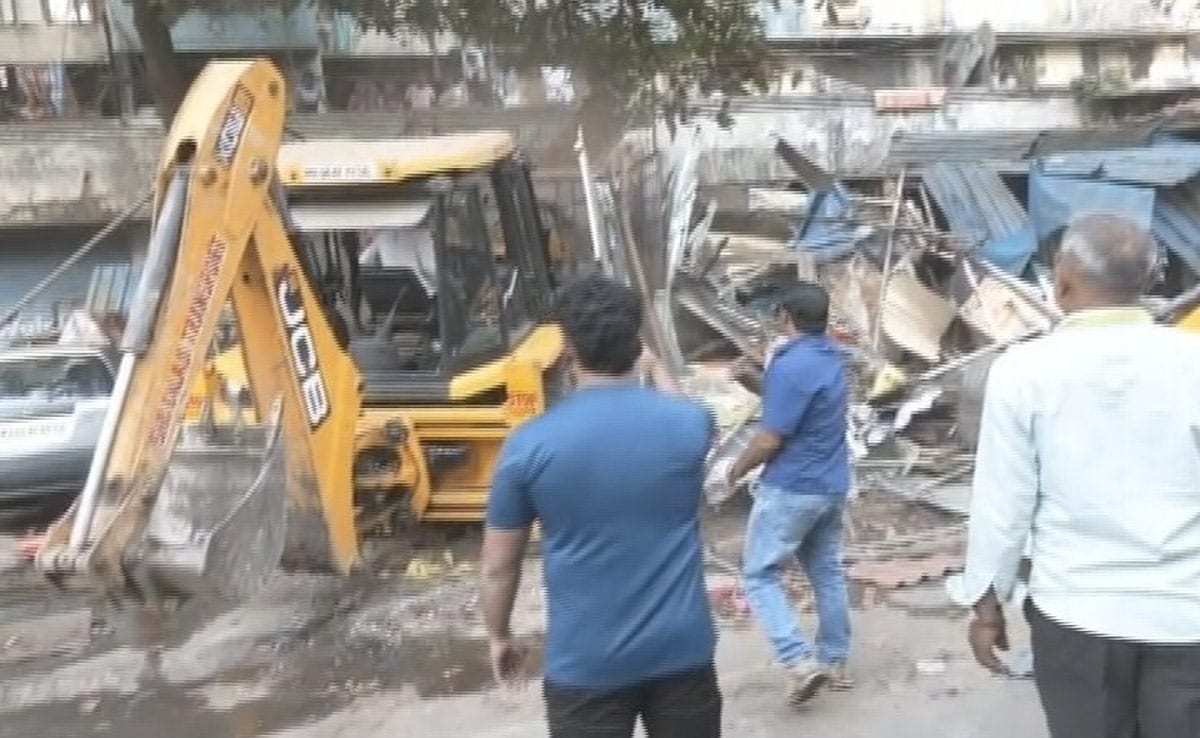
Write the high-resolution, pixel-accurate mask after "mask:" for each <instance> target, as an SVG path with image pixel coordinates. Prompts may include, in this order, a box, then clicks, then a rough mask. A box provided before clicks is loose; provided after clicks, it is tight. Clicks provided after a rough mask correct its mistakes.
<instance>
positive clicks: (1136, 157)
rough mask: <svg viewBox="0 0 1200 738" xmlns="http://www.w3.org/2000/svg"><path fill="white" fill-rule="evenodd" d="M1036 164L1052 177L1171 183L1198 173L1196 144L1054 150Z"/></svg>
mask: <svg viewBox="0 0 1200 738" xmlns="http://www.w3.org/2000/svg"><path fill="white" fill-rule="evenodd" d="M1040 166H1041V168H1042V171H1043V172H1044V173H1045V174H1047V175H1050V176H1053V177H1072V178H1076V179H1099V180H1104V181H1108V182H1116V183H1122V184H1133V185H1150V186H1154V187H1173V186H1175V185H1179V184H1182V183H1184V182H1186V181H1187V180H1189V179H1192V178H1193V177H1195V176H1196V175H1198V174H1200V144H1173V145H1169V146H1146V147H1141V148H1131V149H1116V150H1113V151H1080V152H1075V153H1067V154H1056V155H1054V156H1049V157H1045V158H1043V159H1041V160H1040Z"/></svg>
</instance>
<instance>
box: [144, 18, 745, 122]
mask: <svg viewBox="0 0 1200 738" xmlns="http://www.w3.org/2000/svg"><path fill="white" fill-rule="evenodd" d="M128 1H129V2H131V3H133V5H134V9H135V20H136V16H137V15H138V12H137V11H138V10H139V7H138V6H143V7H142V8H141V11H142V12H141V15H142V16H148V15H153V16H155V17H157V19H158V21H159V22H160V23H161V24H163V25H165V26H166V27H169V26H170V24H172V23H174V22H175V20H176V19H178V17H179V16H180V15H181V14H182V13H183V12H186V11H188V10H205V11H209V12H216V13H221V12H254V11H257V10H261V9H263V8H281V9H284V10H291V9H296V8H298V7H301V6H306V5H312V4H313V3H317V2H320V3H322V4H324V6H325V7H327V8H328V9H330V10H335V11H342V12H346V13H349V14H351V15H352V16H353V17H354V18H356V19H357V21H358V23H359V24H360V26H362V27H363V28H364V29H375V30H379V31H382V32H384V33H389V34H393V33H396V32H398V31H400V30H401V29H404V28H415V29H418V30H420V31H423V32H426V33H440V32H451V33H453V34H455V35H456V36H457V37H459V38H460V39H463V41H464V42H467V43H472V44H475V45H479V46H482V47H485V48H488V49H489V50H491V51H493V52H494V53H495V54H496V55H497V56H498V57H500V58H502V59H504V60H505V61H506V62H507V63H511V64H512V65H513V66H516V67H518V68H531V67H536V66H540V65H555V66H565V67H568V68H570V69H572V70H573V71H574V72H576V73H577V74H578V75H579V76H580V77H582V78H583V80H585V81H586V83H587V85H588V87H589V89H590V90H591V93H592V95H593V96H599V97H602V98H604V99H605V100H606V101H608V103H607V104H613V103H618V102H635V103H641V104H643V105H645V104H653V105H655V106H656V107H661V108H664V109H670V110H679V109H681V108H682V107H685V106H686V95H687V93H688V91H689V90H691V89H693V88H694V87H698V89H699V90H700V91H701V92H702V93H707V92H711V91H723V92H726V93H729V94H737V93H740V92H745V91H748V90H749V89H751V88H753V87H759V88H761V87H764V86H765V85H766V83H767V77H768V66H767V60H768V54H767V46H766V43H765V40H764V38H763V34H762V24H761V21H760V19H759V16H758V7H759V2H758V0H128ZM142 26H143V24H141V23H139V24H138V31H139V34H140V35H141V36H142V37H143V47H144V48H146V49H147V54H148V55H149V53H150V46H149V45H148V44H146V41H147V38H146V35H147V33H148V32H149V31H152V30H153V29H143V27H142ZM159 40H160V41H161V38H160V39H159ZM168 41H169V36H168ZM159 45H161V44H159ZM147 61H148V62H150V59H149V58H148V59H147ZM156 61H159V62H161V60H156ZM148 67H149V64H148ZM152 86H153V84H152ZM156 96H157V92H156ZM162 109H163V108H162V106H161V105H160V111H162Z"/></svg>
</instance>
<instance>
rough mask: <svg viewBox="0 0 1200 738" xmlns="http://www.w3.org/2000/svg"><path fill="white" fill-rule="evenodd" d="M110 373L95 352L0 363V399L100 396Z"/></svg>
mask: <svg viewBox="0 0 1200 738" xmlns="http://www.w3.org/2000/svg"><path fill="white" fill-rule="evenodd" d="M112 382H113V379H112V374H111V373H110V372H109V369H108V367H107V365H105V363H104V362H103V361H102V360H101V359H100V357H98V356H81V357H63V356H48V357H40V358H36V359H28V360H24V361H6V362H4V363H0V403H11V402H20V403H26V404H27V403H33V404H38V403H39V402H51V401H54V400H65V399H70V400H76V399H85V398H92V397H103V396H105V395H107V394H108V393H109V392H111V391H112Z"/></svg>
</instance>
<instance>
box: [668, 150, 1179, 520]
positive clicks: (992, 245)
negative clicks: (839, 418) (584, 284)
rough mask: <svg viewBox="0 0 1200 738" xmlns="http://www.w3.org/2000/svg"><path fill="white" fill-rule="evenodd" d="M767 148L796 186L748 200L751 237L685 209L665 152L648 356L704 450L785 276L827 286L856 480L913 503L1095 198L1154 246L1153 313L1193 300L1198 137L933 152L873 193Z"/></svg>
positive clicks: (1049, 305)
mask: <svg viewBox="0 0 1200 738" xmlns="http://www.w3.org/2000/svg"><path fill="white" fill-rule="evenodd" d="M776 152H777V154H778V155H779V156H780V157H781V158H782V159H783V160H784V161H785V162H787V164H788V165H789V166H790V168H791V169H792V170H793V172H794V173H795V178H796V180H797V181H798V182H799V184H800V185H802V186H803V189H804V192H803V193H799V192H795V191H794V190H788V191H780V192H777V193H776V196H764V195H763V194H761V193H759V195H758V197H756V198H751V201H752V202H755V203H757V204H758V205H759V206H760V207H762V208H763V210H761V211H759V212H758V213H756V216H761V217H755V218H751V219H748V220H750V221H751V222H753V223H756V224H757V225H760V226H761V227H760V228H758V229H757V232H754V229H746V228H743V229H742V230H741V231H737V230H729V231H726V230H721V226H722V222H723V218H722V217H721V216H720V215H719V214H718V213H716V205H715V203H702V202H700V198H699V195H698V191H699V188H698V185H697V180H696V173H695V172H696V165H695V160H696V156H697V155H696V153H695V152H682V153H680V154H679V155H678V156H677V157H676V158H675V161H676V162H677V166H676V167H675V169H674V171H673V177H672V180H671V182H670V193H669V198H668V206H669V207H668V220H669V225H668V227H667V233H668V238H667V246H666V261H667V269H666V281H665V285H664V287H663V290H662V294H661V295H659V296H658V300H657V305H658V306H659V310H658V313H657V319H658V321H659V322H660V323H661V327H660V328H659V329H658V330H659V332H660V333H661V336H662V337H663V339H664V341H665V342H666V343H667V344H668V345H667V346H664V347H662V348H661V352H662V353H663V354H664V355H669V356H672V357H674V361H675V363H676V364H677V365H678V366H680V367H684V366H686V367H688V371H689V372H690V374H691V377H689V378H688V379H687V380H685V387H687V388H688V389H689V391H690V392H691V393H692V394H694V395H695V396H699V397H703V398H705V399H708V400H710V401H711V402H712V403H713V404H714V406H715V407H716V410H717V415H718V417H719V418H720V419H721V429H722V435H723V441H722V443H721V444H719V446H718V450H717V451H716V452H715V454H714V458H716V457H722V456H730V455H733V454H736V453H737V452H738V451H740V448H741V446H742V442H743V441H744V440H745V439H746V437H747V436H748V432H747V428H752V427H753V423H754V419H755V417H756V413H757V408H758V405H757V399H756V398H755V396H754V394H753V392H750V391H749V390H745V389H743V390H741V391H732V390H729V389H727V387H728V385H730V384H735V383H740V384H742V385H744V386H745V387H748V388H749V389H750V390H756V389H757V387H756V384H755V379H754V378H753V376H752V375H753V372H750V373H749V374H750V375H751V376H746V375H747V374H748V373H747V372H746V371H745V370H746V369H747V367H750V368H753V369H756V370H758V372H761V370H762V368H763V366H764V365H765V363H766V362H767V361H769V353H770V344H771V342H772V340H774V339H775V338H776V330H775V326H774V318H773V314H772V311H773V306H774V304H775V301H776V298H777V296H778V295H779V294H780V293H781V291H783V290H785V289H787V287H788V286H789V285H790V284H794V283H796V282H798V281H815V282H818V283H820V284H822V285H824V286H825V287H826V289H827V290H828V291H829V294H830V298H831V307H832V310H833V321H834V325H835V330H836V331H837V333H838V336H839V338H841V339H842V340H843V342H844V344H845V346H846V350H847V353H848V355H849V356H850V359H851V364H852V366H853V368H854V377H855V382H854V384H855V396H854V402H853V407H852V411H851V418H850V427H851V438H852V446H853V448H854V451H855V454H856V456H857V458H858V463H859V471H860V481H863V480H865V481H866V483H867V484H870V485H871V486H872V487H883V488H885V489H887V490H889V491H893V492H895V493H896V494H897V495H901V496H904V497H906V498H910V499H914V500H917V499H920V500H926V499H928V498H931V497H936V495H937V494H938V492H939V490H941V489H942V488H943V487H944V486H945V485H947V484H949V483H957V482H960V481H962V479H963V478H964V477H965V476H966V475H967V474H968V473H969V472H970V469H971V465H972V457H971V453H972V451H973V449H974V446H975V443H976V438H977V432H978V424H979V416H980V414H981V406H982V394H983V386H984V383H985V380H986V376H987V372H988V369H989V367H990V365H991V362H992V360H993V359H994V357H995V355H996V354H997V353H999V351H1000V350H1001V349H1003V348H1005V347H1007V346H1009V345H1012V344H1013V343H1015V342H1019V341H1022V340H1025V339H1028V338H1030V337H1034V336H1037V335H1040V334H1042V333H1044V332H1046V331H1047V330H1049V329H1050V328H1051V327H1052V326H1053V325H1055V324H1056V322H1057V321H1058V319H1059V317H1060V313H1059V311H1058V309H1057V308H1056V306H1055V304H1054V301H1053V296H1052V289H1051V278H1050V267H1049V265H1050V264H1051V263H1052V260H1053V258H1054V255H1055V252H1056V250H1057V247H1058V242H1059V241H1060V240H1061V238H1062V234H1063V231H1064V229H1065V227H1066V226H1067V225H1068V223H1069V222H1070V221H1071V220H1072V219H1074V218H1075V217H1077V216H1079V215H1081V214H1084V213H1088V212H1095V211H1096V203H1097V202H1101V203H1104V207H1103V208H1102V210H1103V211H1104V212H1109V213H1112V212H1115V213H1119V214H1123V215H1126V216H1128V217H1130V218H1132V219H1133V220H1134V221H1135V222H1138V223H1141V224H1143V225H1144V226H1145V227H1147V228H1148V229H1149V230H1150V231H1151V232H1153V234H1154V235H1155V237H1156V239H1157V240H1158V242H1159V244H1160V248H1161V249H1162V253H1163V258H1162V259H1161V263H1162V268H1161V269H1160V274H1159V281H1158V284H1157V285H1156V289H1155V292H1156V294H1157V298H1155V299H1152V300H1151V301H1150V302H1151V303H1152V307H1154V308H1155V309H1156V311H1157V312H1158V313H1159V314H1160V316H1163V317H1165V316H1167V315H1169V314H1175V315H1178V314H1179V313H1180V312H1181V310H1184V309H1190V308H1191V307H1192V306H1194V304H1195V302H1196V297H1197V292H1198V290H1197V288H1196V287H1195V285H1196V284H1197V282H1198V278H1197V274H1198V273H1200V209H1198V208H1196V207H1195V204H1194V203H1195V201H1196V195H1197V194H1198V193H1200V145H1196V144H1191V143H1185V142H1178V141H1167V142H1160V143H1158V144H1152V145H1147V146H1142V147H1138V148H1135V149H1115V150H1107V151H1099V152H1087V151H1074V152H1068V153H1063V154H1053V155H1048V154H1038V155H1037V157H1036V158H1028V159H1026V160H1023V161H1021V162H1006V163H995V162H976V163H964V162H937V161H933V162H927V163H925V164H924V165H923V166H920V167H915V166H914V167H913V168H912V169H911V170H910V169H909V168H907V166H906V167H905V168H901V169H900V170H899V172H898V173H897V174H896V176H895V177H889V178H884V179H883V180H882V182H881V186H878V187H876V188H875V189H874V190H871V189H869V188H864V187H862V186H861V185H856V186H855V187H851V185H850V184H848V183H847V182H843V181H841V180H839V179H837V178H836V177H835V176H833V175H832V174H830V173H828V172H825V171H823V170H822V169H821V168H820V167H818V166H816V165H815V164H813V163H812V162H811V161H810V160H809V159H807V158H806V157H805V156H804V155H803V154H802V153H800V152H799V151H797V150H795V149H794V148H793V147H791V146H790V145H789V144H788V143H787V142H786V141H783V140H779V141H778V142H777V144H776ZM1031 156H1033V155H1032V154H1031ZM1014 183H1015V184H1014ZM1017 193H1021V195H1022V197H1021V198H1019V197H1018V194H1017ZM1022 198H1023V199H1025V200H1026V202H1025V203H1022V201H1021V199H1022ZM780 213H783V214H785V217H786V219H787V222H788V226H789V227H788V229H787V232H788V235H787V236H786V237H783V236H781V235H780V234H779V229H778V227H777V226H778V222H779V220H780V217H779V214H780ZM748 231H750V232H748ZM714 367H723V369H715V368H714ZM731 367H733V368H734V369H735V371H731V369H730V368H731ZM735 375H737V376H736V377H735ZM760 376H761V375H760ZM735 379H736V380H737V382H735ZM722 384H723V385H724V386H725V387H726V388H725V389H718V385H722ZM900 479H903V483H902V484H901V483H897V482H898V480H900ZM958 507H961V506H958Z"/></svg>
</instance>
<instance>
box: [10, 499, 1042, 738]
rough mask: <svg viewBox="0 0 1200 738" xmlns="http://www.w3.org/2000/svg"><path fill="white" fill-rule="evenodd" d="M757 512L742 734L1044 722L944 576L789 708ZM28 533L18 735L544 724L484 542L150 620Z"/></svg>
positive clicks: (734, 627)
mask: <svg viewBox="0 0 1200 738" xmlns="http://www.w3.org/2000/svg"><path fill="white" fill-rule="evenodd" d="M745 508H746V505H745V503H744V502H741V503H735V504H731V505H730V506H728V507H727V508H726V509H724V510H722V511H721V512H720V514H718V515H715V516H713V517H712V518H711V519H710V520H709V521H708V523H707V533H708V539H709V542H710V544H711V547H712V550H713V552H714V555H713V562H712V563H713V566H712V568H711V581H710V588H711V591H712V592H713V593H714V601H715V603H716V604H717V607H718V612H719V613H720V614H721V621H722V640H721V643H722V645H721V654H720V659H719V661H720V663H719V666H720V669H721V674H722V684H723V688H724V690H725V693H726V698H727V709H726V719H725V722H726V727H727V731H726V734H727V735H731V736H739V738H740V737H742V736H745V737H746V738H750V737H752V736H765V737H771V736H785V735H786V736H792V735H797V734H803V735H806V736H826V735H827V736H835V735H836V736H839V737H840V736H864V737H865V736H901V738H903V736H908V735H912V736H914V737H915V736H918V735H921V736H926V735H945V736H954V737H958V736H963V737H966V736H979V737H980V738H990V737H991V736H997V737H998V736H1011V735H1021V736H1027V737H1028V738H1040V736H1042V735H1044V732H1043V729H1042V728H1041V724H1040V717H1039V715H1038V714H1037V703H1036V696H1035V695H1034V693H1033V691H1032V687H1031V686H1030V684H1029V683H1028V682H1023V681H1014V680H995V679H992V678H990V677H988V676H986V675H985V674H983V673H982V672H980V670H978V669H977V668H976V667H974V665H973V664H971V663H970V662H969V659H968V658H967V655H966V648H965V641H964V637H963V634H964V631H965V621H963V620H962V614H961V613H959V612H957V611H955V610H953V609H952V608H948V607H947V606H946V604H945V600H944V597H943V595H942V594H941V586H940V584H938V583H933V584H929V585H925V586H922V587H917V588H912V589H904V590H895V591H893V590H881V589H879V588H875V587H871V586H870V585H869V584H863V583H860V584H859V585H858V586H856V587H855V592H856V608H857V609H856V643H857V651H856V655H855V663H854V666H855V668H856V670H857V672H858V674H859V679H860V686H859V688H858V689H857V690H856V691H855V692H853V693H851V694H848V695H829V696H827V697H826V698H824V699H822V700H821V701H820V702H819V703H818V704H816V705H814V706H813V707H812V708H810V709H809V710H807V711H805V712H804V713H798V712H796V711H794V710H789V709H787V708H784V707H782V706H781V705H780V704H779V700H778V691H779V690H780V689H781V688H782V683H781V682H780V680H779V678H778V674H777V673H776V672H775V670H774V668H773V667H772V666H771V664H770V656H769V652H768V650H767V647H766V644H765V640H764V638H763V637H762V635H761V634H760V633H759V632H758V631H757V630H756V629H755V628H754V626H753V624H752V621H751V620H750V618H749V616H748V614H747V613H746V612H745V608H744V607H743V606H741V605H740V603H739V602H738V601H737V599H738V595H737V592H736V577H734V576H733V575H732V573H731V572H730V571H729V568H730V567H736V565H737V561H738V551H739V550H740V535H741V530H742V526H743V524H744V516H745ZM952 522H953V521H952V520H949V519H947V517H946V516H944V515H943V514H941V513H937V512H935V511H931V510H928V509H925V508H922V507H920V506H916V505H912V504H908V503H902V502H898V501H896V500H895V499H893V498H888V497H886V496H871V495H867V496H866V497H865V498H864V499H863V500H861V501H860V502H859V503H858V504H857V505H856V506H855V509H854V512H853V514H852V516H851V526H850V537H851V539H852V540H853V541H855V542H856V543H857V544H860V548H861V544H862V543H864V542H867V543H869V542H870V541H871V540H873V539H876V538H877V539H880V540H884V539H887V538H888V537H897V536H901V537H902V536H904V535H906V534H907V533H909V532H911V531H913V530H921V529H929V528H934V529H936V528H938V527H939V526H943V527H944V526H947V525H948V524H950V523H952ZM19 532H20V530H19V529H14V528H13V527H12V526H8V527H7V532H6V533H5V534H0V738H8V737H10V736H11V737H12V738H75V737H76V736H91V735H99V736H113V737H114V738H162V737H164V736H169V737H170V738H217V737H224V736H229V737H231V738H250V737H252V736H254V737H257V736H286V737H287V738H318V737H323V736H330V737H332V736H347V738H350V737H354V738H372V737H374V736H379V737H380V738H382V737H383V736H389V737H392V736H413V737H414V738H417V737H420V736H431V737H433V738H437V737H439V736H455V737H459V736H461V737H463V738H467V737H468V736H470V737H474V736H481V737H486V736H495V737H497V738H498V737H499V736H514V737H521V736H529V737H530V738H533V737H534V736H540V735H544V730H543V729H542V727H541V716H540V711H539V704H538V699H537V691H538V690H537V689H536V686H531V687H530V688H528V689H526V690H524V691H520V692H513V691H511V690H498V689H496V688H494V686H493V684H492V683H491V679H490V675H489V673H488V668H487V664H486V661H485V655H486V649H485V645H484V642H483V630H482V624H481V622H480V618H479V613H478V604H477V599H476V585H475V567H474V560H473V556H474V552H475V550H476V545H477V543H476V541H474V540H472V539H471V538H470V537H467V538H463V539H459V540H457V541H455V542H454V543H453V544H452V545H450V546H448V547H439V548H437V549H430V550H424V551H422V550H417V551H412V550H411V549H409V548H402V547H400V546H398V545H392V544H387V543H382V544H375V546H376V550H375V552H374V553H375V555H374V557H373V558H374V560H375V561H376V562H377V564H376V566H375V567H374V569H373V570H372V571H371V572H369V573H367V574H363V575H361V576H358V577H355V578H353V579H336V578H333V577H327V576H317V575H299V574H281V575H280V576H279V577H278V579H277V580H276V581H275V582H274V583H273V584H272V585H271V586H270V588H269V589H268V590H267V591H265V592H263V593H262V594H261V595H260V596H259V597H257V598H255V599H254V600H253V601H252V602H249V603H245V604H242V605H240V606H236V607H232V606H227V607H222V606H216V605H206V606H204V607H201V606H198V605H192V606H188V607H185V608H183V609H181V610H179V611H175V612H169V613H148V612H142V611H137V612H118V611H113V610H112V609H110V608H93V607H91V605H90V603H89V602H88V601H87V600H86V599H84V598H82V597H79V596H65V595H61V594H56V593H55V592H54V591H53V590H50V589H49V588H47V586H46V585H45V584H44V583H43V582H42V581H41V580H40V579H39V578H38V577H36V576H35V575H33V574H32V573H29V572H22V571H19V570H13V569H12V564H13V563H14V561H15V558H16V557H15V553H16V552H15V545H16V544H15V540H16V534H18V533H19ZM539 577H540V569H539V565H538V561H537V560H536V559H535V558H531V559H530V560H529V561H528V562H527V576H526V577H525V580H524V584H523V587H522V593H521V596H520V598H519V602H518V612H517V615H516V617H515V621H514V627H515V628H516V629H517V630H519V631H520V632H522V633H525V634H527V637H528V638H529V640H530V642H531V644H533V645H534V646H535V647H536V645H537V640H538V633H539V632H540V631H541V629H542V626H543V622H544V608H543V602H542V597H541V591H540V587H539V586H538V578H539ZM796 586H797V590H796V595H797V599H798V602H799V604H800V606H801V607H802V609H803V608H805V606H806V605H807V602H806V597H805V593H804V591H803V586H802V584H797V585H796ZM721 595H728V597H729V598H732V604H731V601H725V600H722V599H721ZM1015 640H1017V641H1018V642H1019V637H1018V638H1017V639H1015ZM900 715H903V716H904V718H903V720H900V721H898V717H899V716H900Z"/></svg>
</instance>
